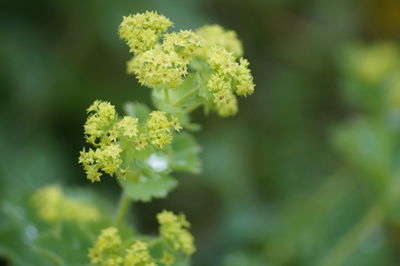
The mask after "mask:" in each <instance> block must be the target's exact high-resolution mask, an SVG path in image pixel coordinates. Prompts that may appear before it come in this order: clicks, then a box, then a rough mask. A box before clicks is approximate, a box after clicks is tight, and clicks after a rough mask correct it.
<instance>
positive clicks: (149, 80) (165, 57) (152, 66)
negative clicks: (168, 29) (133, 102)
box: [128, 31, 200, 88]
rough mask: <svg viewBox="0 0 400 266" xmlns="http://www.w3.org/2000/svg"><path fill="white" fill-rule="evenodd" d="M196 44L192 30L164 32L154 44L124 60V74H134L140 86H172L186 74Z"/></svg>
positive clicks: (197, 44) (196, 46) (178, 83)
mask: <svg viewBox="0 0 400 266" xmlns="http://www.w3.org/2000/svg"><path fill="white" fill-rule="evenodd" d="M199 46H200V39H199V37H198V36H197V35H196V34H195V33H193V32H192V31H180V32H179V33H175V32H174V33H170V34H165V35H164V41H163V43H162V44H158V45H156V46H155V47H154V48H152V49H149V50H147V51H145V52H143V53H141V54H139V55H137V56H135V57H133V58H132V59H131V60H130V61H129V62H128V73H132V74H135V75H136V77H137V79H138V80H139V82H140V83H141V84H142V85H145V86H148V87H151V88H156V87H164V88H176V87H178V86H179V85H180V84H182V82H183V77H184V76H185V75H186V74H187V73H188V67H187V66H188V64H189V62H190V59H191V57H192V55H193V53H194V51H195V49H197V48H198V47H199Z"/></svg>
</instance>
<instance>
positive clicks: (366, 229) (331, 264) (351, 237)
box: [318, 204, 384, 266]
mask: <svg viewBox="0 0 400 266" xmlns="http://www.w3.org/2000/svg"><path fill="white" fill-rule="evenodd" d="M383 213H384V211H383V208H382V205H381V204H375V205H373V206H371V208H370V209H369V210H368V212H367V213H366V214H365V215H364V217H363V218H361V220H360V221H359V222H358V223H357V224H356V225H354V226H353V228H352V229H351V230H350V231H349V232H347V233H346V234H345V235H344V236H343V237H342V238H341V239H340V240H339V242H338V243H337V244H336V245H335V246H334V247H333V248H332V249H331V250H330V251H329V253H328V254H327V255H326V256H325V257H324V258H323V259H322V260H321V262H320V263H319V264H318V265H319V266H337V265H342V264H343V262H344V261H345V260H346V258H347V257H348V256H350V255H351V254H352V253H353V251H354V250H355V249H356V248H357V246H359V244H360V243H362V242H363V241H364V240H365V239H366V238H367V237H368V236H369V235H370V233H371V232H373V231H374V229H375V228H376V227H377V225H379V224H380V223H381V221H382V218H383Z"/></svg>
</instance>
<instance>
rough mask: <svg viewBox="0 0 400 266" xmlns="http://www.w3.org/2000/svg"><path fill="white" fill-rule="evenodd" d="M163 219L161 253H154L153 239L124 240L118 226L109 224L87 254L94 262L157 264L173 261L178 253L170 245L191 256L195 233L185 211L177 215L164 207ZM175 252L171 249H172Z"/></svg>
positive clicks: (135, 265) (103, 265) (131, 265)
mask: <svg viewBox="0 0 400 266" xmlns="http://www.w3.org/2000/svg"><path fill="white" fill-rule="evenodd" d="M157 219H158V222H159V223H160V235H161V238H162V239H163V241H159V240H160V239H159V240H157V241H155V242H153V243H164V244H167V245H168V246H163V247H164V250H163V253H162V257H152V255H151V254H150V250H149V248H150V247H151V242H146V241H141V240H135V241H134V242H133V243H132V240H129V239H128V240H124V241H122V239H121V237H120V235H119V233H118V230H117V228H115V227H109V228H106V229H104V230H102V231H101V233H100V235H99V236H98V238H97V240H96V242H95V244H94V246H93V247H92V248H90V249H89V253H88V256H89V258H90V263H91V265H101V266H120V265H124V266H156V265H158V264H157V262H159V263H161V264H162V265H166V266H169V265H172V264H173V263H174V262H175V256H174V255H173V254H171V253H170V251H171V247H172V249H173V250H175V251H177V252H182V253H183V254H185V255H187V256H190V255H192V254H193V253H194V252H195V247H194V244H193V241H194V240H193V236H192V235H191V234H190V232H189V231H188V230H187V228H189V227H190V224H189V222H188V221H187V220H186V218H185V216H184V215H183V214H180V215H175V214H173V213H172V212H169V211H162V212H161V213H159V214H158V215H157ZM171 252H172V251H171Z"/></svg>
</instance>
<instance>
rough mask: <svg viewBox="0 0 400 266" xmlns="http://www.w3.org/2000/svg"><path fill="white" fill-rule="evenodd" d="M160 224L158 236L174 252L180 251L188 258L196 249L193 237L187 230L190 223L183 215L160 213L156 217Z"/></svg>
mask: <svg viewBox="0 0 400 266" xmlns="http://www.w3.org/2000/svg"><path fill="white" fill-rule="evenodd" d="M157 219H158V222H159V224H160V234H161V237H162V238H164V239H165V240H166V241H167V242H168V243H169V244H170V245H171V246H172V248H173V249H174V250H176V251H181V252H183V253H184V254H186V255H188V256H190V255H192V254H193V253H194V252H195V251H196V248H195V247H194V244H193V241H194V239H193V236H192V235H191V234H190V232H189V231H188V230H187V229H188V228H189V227H190V223H189V222H188V221H187V220H186V217H185V216H184V215H183V214H180V215H175V214H174V213H172V212H170V211H162V212H161V213H159V214H158V215H157Z"/></svg>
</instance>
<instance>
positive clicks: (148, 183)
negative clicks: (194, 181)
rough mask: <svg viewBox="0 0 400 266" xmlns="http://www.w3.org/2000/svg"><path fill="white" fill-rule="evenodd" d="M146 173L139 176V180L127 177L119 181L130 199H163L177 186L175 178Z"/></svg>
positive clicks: (150, 172) (151, 172)
mask: <svg viewBox="0 0 400 266" xmlns="http://www.w3.org/2000/svg"><path fill="white" fill-rule="evenodd" d="M148 172H149V173H147V174H142V175H140V176H139V178H134V177H127V178H126V179H125V180H121V181H120V183H121V186H122V187H123V189H124V192H125V193H126V194H127V195H128V196H129V197H130V198H131V199H133V200H137V201H150V200H151V199H152V198H164V197H165V196H167V194H168V192H170V191H171V190H172V189H174V188H175V187H176V185H177V184H178V182H177V181H176V180H175V178H173V177H171V176H169V175H166V174H160V173H155V172H153V171H148Z"/></svg>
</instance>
